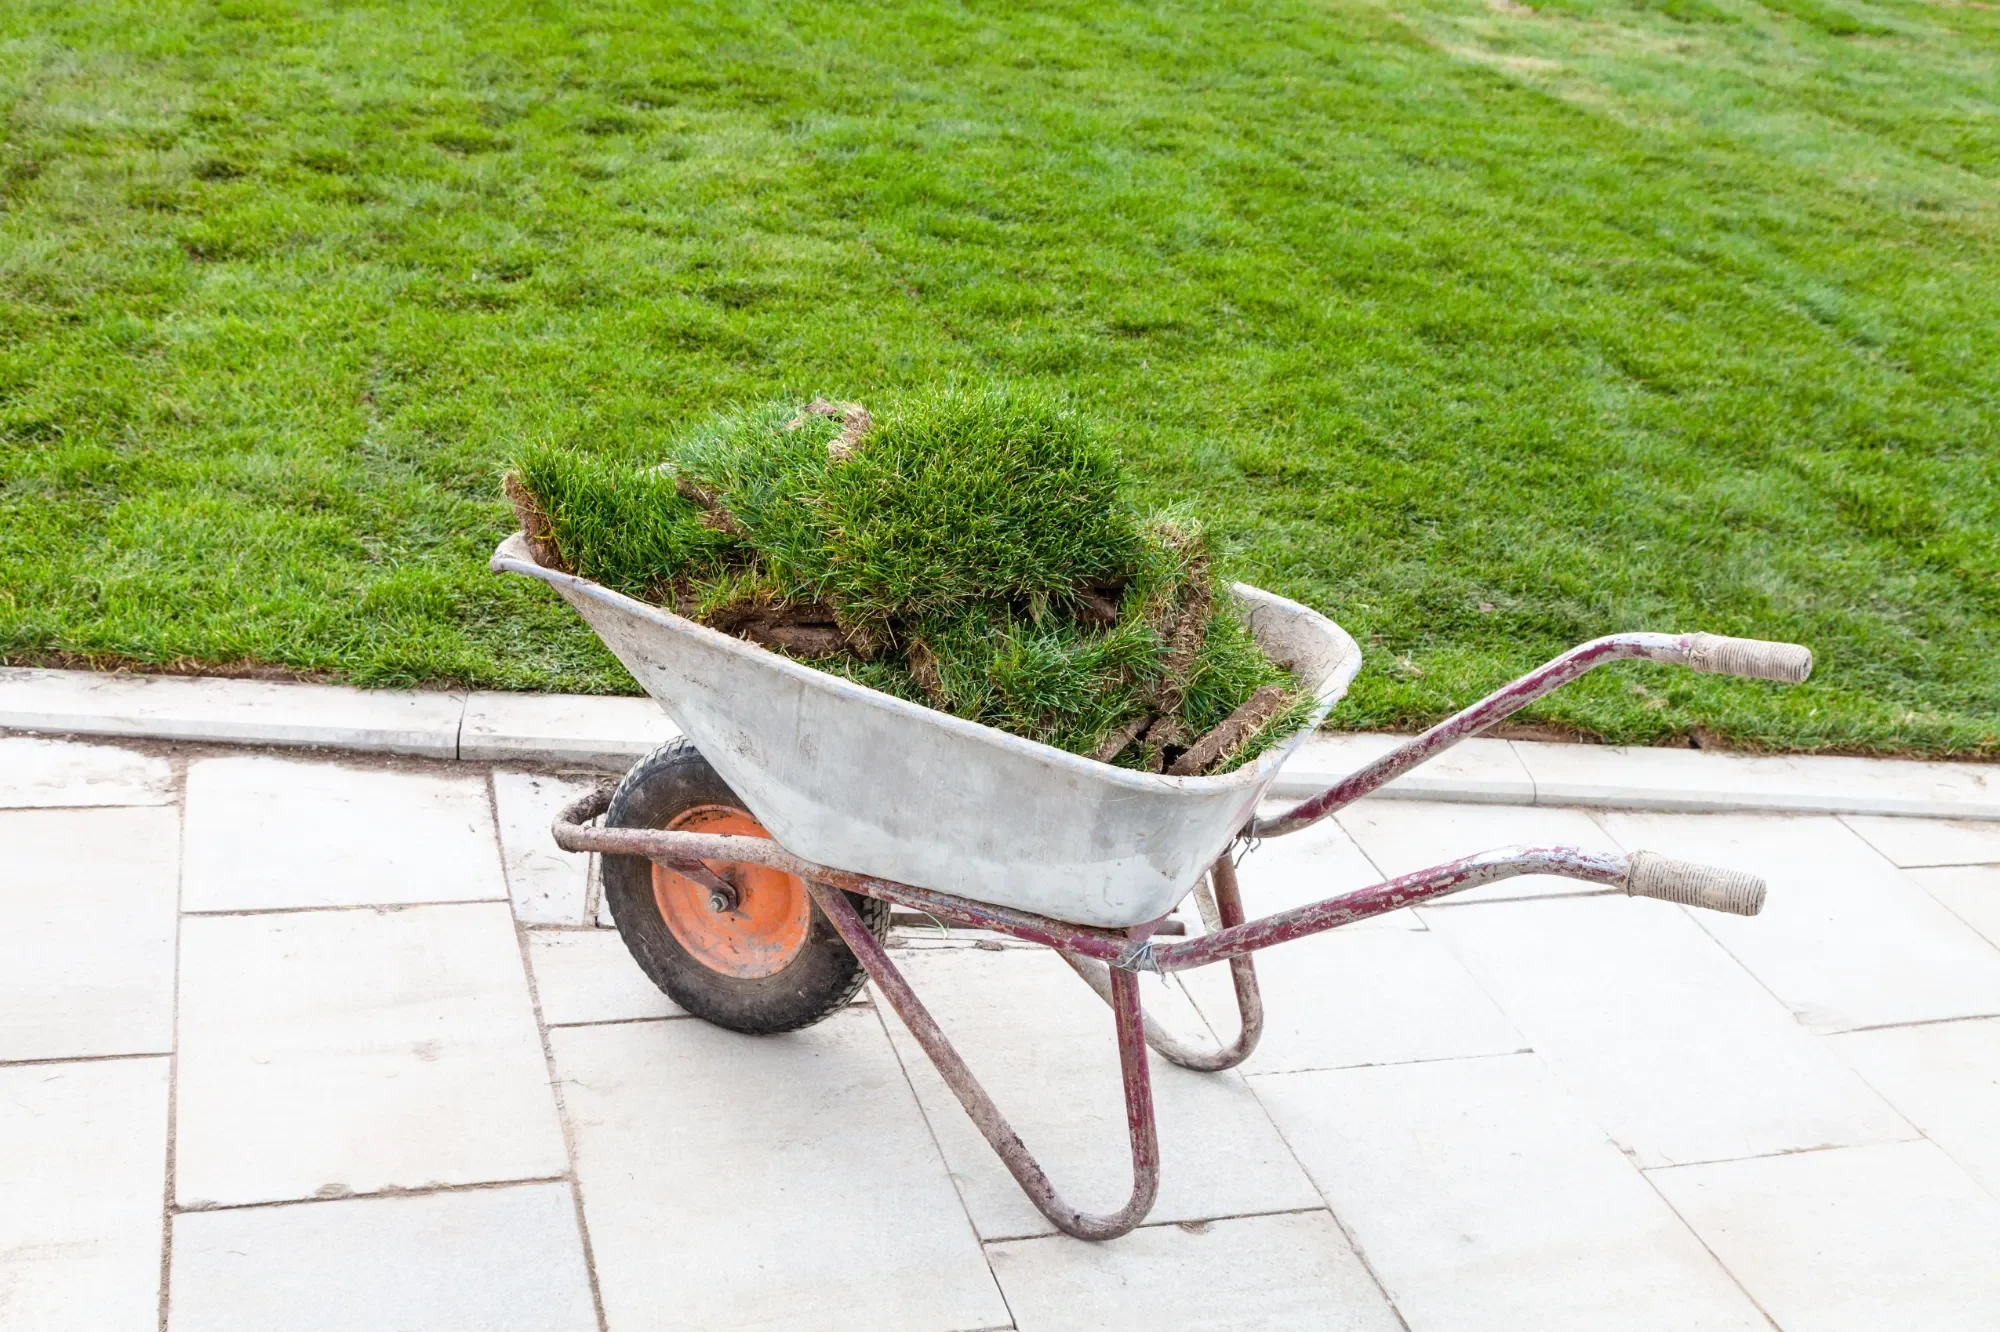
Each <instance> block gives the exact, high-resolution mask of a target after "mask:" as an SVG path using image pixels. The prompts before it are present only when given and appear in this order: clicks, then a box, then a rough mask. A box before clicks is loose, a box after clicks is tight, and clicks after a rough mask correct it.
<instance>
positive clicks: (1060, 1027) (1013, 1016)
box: [883, 948, 1319, 1239]
mask: <svg viewBox="0 0 2000 1332" xmlns="http://www.w3.org/2000/svg"><path fill="white" fill-rule="evenodd" d="M897 961H898V963H899V964H900V965H901V966H902V968H903V970H904V974H905V975H906V976H908V978H909V981H910V984H911V985H912V986H913V987H914V988H915V989H916V992H917V995H918V997H919V998H921V999H922V1000H923V1001H924V1005H925V1007H927V1008H929V1009H930V1011H931V1015H932V1016H933V1017H935V1018H936V1019H937V1020H938V1022H939V1024H940V1025H942V1026H943V1027H944V1030H945V1034H946V1035H947V1036H949V1037H950V1038H951V1041H952V1044H953V1045H955V1046H956V1047H957V1048H958V1052H959V1054H960V1055H961V1056H963V1057H964V1059H965V1061H966V1063H967V1064H969V1065H970V1066H971V1068H972V1071H973V1074H974V1075H975V1076H976V1077H977V1078H978V1079H979V1080H980V1082H981V1083H982V1084H983V1085H984V1086H985V1088H986V1091H987V1093H988V1095H990V1096H992V1098H993V1099H994V1101H995V1102H996V1103H997V1104H998V1105H999V1106H1000V1110H1001V1113H1003V1114H1004V1115H1006V1116H1007V1119H1008V1121H1009V1122H1010V1123H1012V1124H1013V1126H1014V1130H1015V1131H1016V1132H1017V1133H1019V1134H1020V1135H1021V1138H1022V1140H1023V1141H1025V1142H1026V1143H1027V1144H1028V1149H1029V1150H1030V1151H1031V1152H1033V1153H1034V1154H1035V1157H1036V1159H1038V1160H1039V1161H1040V1162H1041V1164H1042V1168H1043V1169H1044V1170H1045V1171H1047V1172H1048V1175H1049V1178H1050V1179H1051V1180H1052V1181H1054V1183H1055V1186H1056V1189H1057V1191H1058V1192H1060V1193H1061V1194H1062V1195H1063V1197H1064V1198H1066V1199H1068V1200H1069V1201H1070V1202H1071V1203H1072V1204H1073V1205H1075V1206H1078V1207H1081V1208H1083V1209H1085V1210H1086V1211H1093V1212H1109V1211H1116V1210H1117V1209H1118V1208H1119V1207H1121V1206H1123V1205H1124V1203H1125V1199H1126V1198H1127V1196H1128V1195H1129V1194H1130V1192H1131V1187H1132V1171H1131V1147H1130V1146H1129V1140H1128V1138H1127V1135H1126V1129H1125V1099H1124V1091H1123V1085H1122V1083H1121V1081H1120V1079H1119V1073H1118V1046H1117V1040H1116V1035H1115V1033H1114V1030H1113V1025H1112V1018H1111V1010H1110V1009H1109V1008H1108V1007H1106V1006H1105V1004H1104V1003H1103V1002H1102V1001H1100V1000H1099V999H1098V998H1097V997H1096V996H1095V995H1094V994H1092V993H1091V992H1090V990H1089V989H1088V988H1086V987H1085V985H1084V984H1083V982H1082V981H1081V980H1079V979H1078V978H1077V977H1076V975H1075V974H1074V973H1073V972H1071V971H1070V970H1069V968H1068V967H1066V966H1065V965H1063V963H1062V961H1061V959H1059V958H1057V957H1056V956H1055V955H1054V954H1052V953H1049V952H1048V951H1046V950H1044V949H1008V950H1005V951H1003V952H997V953H995V952H986V951H983V950H979V949H974V948H958V949H941V950H937V951H926V952H914V951H910V952H903V953H899V954H898V956H897ZM1145 992H1146V993H1145V998H1146V1003H1147V1006H1148V1008H1149V1009H1150V1010H1151V1011H1152V1013H1153V1016H1154V1017H1155V1019H1156V1020H1159V1021H1161V1022H1163V1023H1164V1024H1165V1025H1166V1026H1167V1027H1168V1029H1169V1030H1172V1031H1176V1032H1177V1033H1179V1034H1182V1035H1184V1036H1186V1035H1189V1034H1192V1033H1195V1032H1199V1031H1200V1030H1201V1023H1200V1020H1199V1019H1198V1018H1197V1017H1196V1016H1195V1014H1194V1012H1193V1011H1192V1009H1191V1008H1190V1007H1189V1006H1188V1004H1187V1002H1186V1000H1185V999H1184V998H1182V997H1181V996H1180V995H1179V994H1178V992H1177V991H1175V990H1173V989H1171V988H1169V987H1168V986H1166V985H1164V984H1161V983H1160V982H1158V980H1157V979H1155V978H1147V979H1146V981H1145ZM883 1021H884V1024H885V1025H886V1026H887V1027H888V1028H889V1033H890V1035H891V1037H892V1038H893V1039H894V1040H895V1042H896V1052H897V1054H899V1055H900V1056H901V1057H902V1061H903V1068H904V1070H905V1071H906V1072H907V1073H908V1075H909V1078H910V1085H911V1086H913V1087H915V1088H916V1090H917V1097H918V1099H919V1100H920V1101H922V1102H923V1107H924V1113H925V1115H926V1116H927V1117H928V1118H929V1120H930V1124H931V1129H932V1131H933V1132H934V1133H935V1134H936V1135H937V1141H938V1146H939V1147H940V1148H942V1149H943V1151H944V1156H945V1160H946V1161H947V1162H948V1163H949V1164H950V1166H951V1172H952V1175H953V1177H954V1178H955V1179H956V1180H957V1181H958V1186H959V1190H960V1192H961V1193H963V1194H964V1196H965V1205H966V1209H967V1210H968V1211H969V1212H970V1213H971V1214H972V1219H973V1222H974V1224H976V1225H977V1226H978V1227H979V1233H980V1235H981V1236H983V1237H984V1238H987V1239H1002V1238H1014V1237H1018V1236H1024V1235H1046V1234H1050V1233H1052V1232H1053V1231H1054V1229H1055V1228H1054V1227H1053V1226H1051V1225H1050V1224H1049V1222H1048V1220H1047V1218H1045V1217H1044V1216H1043V1215H1042V1214H1041V1213H1040V1212H1038V1211H1036V1210H1035V1207H1034V1205H1033V1204H1032V1203H1030V1202H1029V1201H1028V1200H1027V1198H1026V1197H1025V1196H1024V1195H1023V1194H1022V1192H1021V1188H1020V1185H1018V1184H1016V1183H1015V1182H1014V1177H1013V1176H1012V1175H1010V1174H1008V1173H1007V1170H1006V1167H1004V1166H1002V1165H1001V1164H1000V1160H999V1158H998V1157H996V1156H995V1155H994V1154H993V1149H992V1148H991V1147H989V1146H988V1145H987V1143H986V1139H985V1138H983V1137H982V1136H980V1133H979V1130H978V1129H976V1128H974V1127H973V1125H972V1121H971V1120H970V1119H968V1118H967V1117H966V1114H965V1111H964V1109H963V1108H962V1107H961V1106H960V1105H959V1103H958V1100H957V1098H956V1097H955V1096H953V1095H952V1094H951V1091H950V1090H949V1089H948V1088H947V1087H946V1086H945V1084H944V1080H943V1079H942V1078H940V1077H939V1076H938V1074H937V1070H936V1069H934V1068H932V1067H931V1063H930V1060H929V1059H928V1058H926V1057H925V1056H924V1053H923V1051H922V1049H921V1048H920V1047H919V1046H918V1045H917V1043H916V1041H915V1040H914V1039H912V1038H911V1036H910V1034H909V1032H908V1031H907V1030H906V1029H905V1028H904V1027H903V1024H902V1021H901V1020H900V1019H899V1018H897V1017H896V1016H895V1014H894V1013H891V1012H887V1011H884V1013H883ZM1203 1039H1204V1040H1206V1041H1207V1043H1211V1044H1212V1043H1213V1042H1212V1038H1207V1037H1206V1034H1205V1033H1204V1034H1203ZM1152 1071H1153V1101H1154V1106H1155V1109H1156V1112H1157V1115H1158V1121H1159V1134H1160V1156H1161V1159H1162V1167H1161V1171H1160V1193H1159V1200H1158V1201H1157V1202H1156V1203H1155V1205H1154V1207H1153V1211H1152V1214H1151V1218H1150V1219H1152V1220H1154V1221H1159V1222H1166V1221H1185V1220H1202V1219H1207V1218H1211V1217H1220V1216H1235V1215H1240V1214H1243V1213H1247V1212H1275V1211H1282V1210H1286V1209H1290V1208H1301V1207H1315V1206H1318V1204H1319V1199H1318V1195H1317V1194H1315V1193H1314V1192H1313V1187H1312V1183H1311V1181H1309V1180H1308V1179H1307V1178H1306V1176H1305V1173H1304V1172H1303V1171H1301V1170H1300V1169H1299V1166H1298V1163H1297V1162H1296V1161H1295V1160H1293V1159H1292V1155H1291V1153H1290V1152H1289V1151H1287V1150H1286V1148H1285V1144H1284V1141H1283V1139H1282V1138H1280V1137H1279V1135H1278V1133H1277V1130H1276V1129H1274V1128H1273V1127H1272V1126H1271V1123H1270V1120H1269V1119H1268V1118H1267V1117H1266V1116H1265V1114H1264V1111H1263V1109H1262V1108H1261V1107H1260V1106H1259V1105H1258V1104H1257V1100H1256V1098H1255V1097H1253V1096H1252V1095H1250V1092H1249V1089H1248V1088H1247V1087H1246V1086H1245V1085H1244V1083H1243V1080H1242V1078H1241V1077H1240V1076H1238V1075H1237V1074H1234V1073H1191V1072H1189V1071H1188V1070H1186V1069H1183V1068H1177V1067H1175V1066H1174V1065H1172V1064H1169V1063H1167V1062H1166V1060H1164V1059H1161V1058H1159V1057H1157V1056H1155V1057H1154V1058H1153V1061H1152Z"/></svg>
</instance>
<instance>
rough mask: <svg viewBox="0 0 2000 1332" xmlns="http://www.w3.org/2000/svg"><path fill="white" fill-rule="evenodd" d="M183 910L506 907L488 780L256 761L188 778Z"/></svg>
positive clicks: (203, 767) (225, 761) (218, 766)
mask: <svg viewBox="0 0 2000 1332" xmlns="http://www.w3.org/2000/svg"><path fill="white" fill-rule="evenodd" d="M186 869H187V873H186V878H185V884H184V892H183V895H182V905H183V908H184V909H185V910H188V911H254V910H272V909H289V908H302V907H325V906H382V905H394V904H401V903H411V902H470V901H480V900H485V899H501V898H505V897H506V896H507V883H506V879H505V878H504V877H503V875H502V874H501V870H500V857H499V852H498V848H497V846H496V844H495V841H494V835H493V811H492V805H491V803H490V799H489V797H488V795H487V789H486V782H485V780H484V777H483V774H479V773H474V772H464V773H459V772H451V773H438V772H403V771H395V770H388V769H380V768H361V767H346V766H342V765H338V764H332V763H309V762H306V761H303V760H300V759H292V758H274V757H269V756H266V755H253V756H245V757H241V758H237V757H230V758H212V759H203V760H201V761H200V762H198V763H195V764H192V765H191V766H190V767H189V768H188V776H187V867H186Z"/></svg>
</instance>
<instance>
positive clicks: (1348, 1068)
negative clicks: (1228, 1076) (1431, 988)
mask: <svg viewBox="0 0 2000 1332" xmlns="http://www.w3.org/2000/svg"><path fill="white" fill-rule="evenodd" d="M1533 1053H1535V1050H1534V1047H1533V1046H1530V1045H1524V1046H1522V1047H1521V1048H1520V1049H1518V1050H1483V1051H1481V1052H1480V1053H1478V1054H1457V1055H1431V1056H1428V1057H1426V1058H1423V1059H1377V1060H1375V1061H1374V1062H1372V1063H1366V1064H1316V1065H1314V1066H1313V1067H1311V1068H1270V1069H1260V1070H1254V1071H1246V1072H1245V1073H1244V1074H1243V1076H1244V1077H1245V1078H1246V1079H1247V1078H1289V1077H1293V1076H1295V1075H1297V1074H1300V1073H1351V1072H1353V1071H1354V1070H1355V1069H1358V1068H1411V1067H1414V1066H1416V1065H1418V1064H1463V1063H1467V1062H1470V1061H1471V1060H1474V1059H1510V1058H1512V1057H1513V1056H1515V1055H1524V1054H1533Z"/></svg>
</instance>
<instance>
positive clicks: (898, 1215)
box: [550, 996, 1094, 1332]
mask: <svg viewBox="0 0 2000 1332" xmlns="http://www.w3.org/2000/svg"><path fill="white" fill-rule="evenodd" d="M1086 997H1088V996H1086ZM1093 1002H1094V1001H1093ZM550 1040H551V1043H552V1044H553V1046H554V1048H555V1057H556V1067H557V1069H558V1071H559V1072H560V1074H561V1077H562V1083H563V1095H564V1101H565V1104H566V1106H567V1108H568V1112H569V1116H570V1123H571V1127H572V1131H573V1132H574V1134H575V1137H576V1151H577V1176H578V1181H579V1183H580V1186H581V1188H582V1191H583V1204H584V1216H585V1219H586V1223H587V1224H588V1226H589V1227H590V1235H591V1243H592V1246H593V1249H594V1251H595V1254H596V1259H597V1273H598V1282H599V1286H600V1289H601V1290H602V1293H603V1297H604V1311H605V1316H606V1320H607V1322H608V1325H609V1327H610V1329H611V1332H656V1330H658V1329H669V1328H687V1329H707V1328H737V1327H757V1328H760V1329H772V1330H773V1332H778V1330H780V1329H798V1330H799V1332H845V1329H854V1330H855V1332H880V1329H884V1328H897V1329H911V1330H912V1332H956V1330H961V1329H976V1328H990V1327H1000V1326H1004V1325H1006V1324H1007V1323H1008V1321H1009V1318H1008V1314H1007V1307H1006V1304H1005V1303H1004V1302H1003V1301H1002V1300H1001V1298H1000V1293H999V1290H998V1289H997V1288H996V1287H995V1286H994V1284H993V1276H992V1273H991V1272H990V1271H989V1270H988V1268H987V1266H986V1262H985V1260H984V1258H983V1256H982V1255H981V1253H980V1251H979V1244H978V1241H977V1239H976V1238H975V1237H974V1236H973V1233H972V1227H971V1226H970V1225H969V1224H968V1223H967V1221H966V1219H965V1213H964V1212H963V1211H962V1210H961V1209H960V1207H959V1204H958V1198H957V1195H956V1194H954V1193H953V1191H952V1187H951V1181H950V1180H949V1178H948V1177H947V1176H946V1175H945V1172H944V1170H943V1168H942V1165H941V1163H940V1162H939V1160H938V1155H937V1148H936V1147H935V1146H934V1145H933V1144H932V1142H931V1137H930V1133H929V1131H928V1130H927V1129H926V1128H925V1125H924V1120H923V1116H922V1114H920V1113H919V1111H918V1109H917V1105H916V1102H915V1100H914V1099H913V1098H912V1097H911V1095H910V1091H909V1088H908V1086H907V1085H905V1083H904V1082H903V1079H902V1077H901V1075H900V1074H899V1073H898V1071H897V1067H896V1057H895V1055H894V1053H893V1052H892V1051H891V1050H890V1048H889V1042H888V1039H887V1037H885V1036H884V1035H883V1033H882V1027H881V1024H880V1023H879V1022H878V1021H877V1020H876V1016H875V1014H874V1012H873V1011H871V1010H869V1009H865V1008H848V1009H845V1010H843V1011H841V1012H839V1013H837V1014H835V1015H834V1016H833V1017H831V1018H828V1019H827V1020H826V1021H824V1022H821V1023H819V1024H817V1025H816V1026H812V1027H808V1028H807V1029H805V1030H804V1031H799V1032H793V1033H790V1034H788V1035H783V1036H767V1037H762V1038H756V1039H752V1038H746V1037H743V1036H740V1035H737V1034H735V1033H732V1032H727V1031H723V1030H721V1029H719V1028H716V1027H711V1026H709V1025H708V1024H707V1023H705V1022H636V1023H621V1024H617V1025H612V1026H598V1027H565V1028H560V1029H558V1030H556V1031H554V1032H552V1033H550Z"/></svg>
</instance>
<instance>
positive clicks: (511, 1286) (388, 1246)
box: [167, 1183, 597, 1332]
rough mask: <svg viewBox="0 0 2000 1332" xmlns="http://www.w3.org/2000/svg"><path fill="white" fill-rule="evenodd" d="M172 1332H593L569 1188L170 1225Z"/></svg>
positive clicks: (364, 1202)
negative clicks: (508, 1331)
mask: <svg viewBox="0 0 2000 1332" xmlns="http://www.w3.org/2000/svg"><path fill="white" fill-rule="evenodd" d="M172 1288H173V1316H172V1318H171V1319H170V1320H169V1321H168V1324H167V1332H273V1330H274V1329H279V1328H282V1329H284V1332H348V1330H349V1329H358V1328H371V1329H384V1330H385V1332H386V1330H387V1329H402V1328H409V1329H421V1330H422V1332H497V1329H501V1328H522V1329H528V1328H532V1329H534V1332H596V1328H597V1312H596V1309H595V1307H594V1306H593V1305H592V1303H591V1298H590V1273H589V1271H588V1270H587V1268H586V1267H585V1265H584V1259H583V1240H582V1236H581V1235H580V1234H579V1232H578V1230H577V1225H576V1203H575V1200H574V1198H573V1197H572V1195H571V1192H570V1186H569V1185H568V1184H566V1183H555V1184H522V1185H515V1186H513V1187H509V1188H498V1189H474V1190H468V1191H464V1192H453V1193H431V1194H422V1195H418V1196H415V1197H403V1198H349V1199H346V1200H344V1201H340V1202H316V1203H303V1204H292V1205H288V1206H281V1207H244V1208H234V1209H231V1210H229V1211H223V1212H193V1213H189V1214H187V1215H183V1216H179V1217H176V1218H175V1219H174V1250H173V1276H172Z"/></svg>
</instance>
